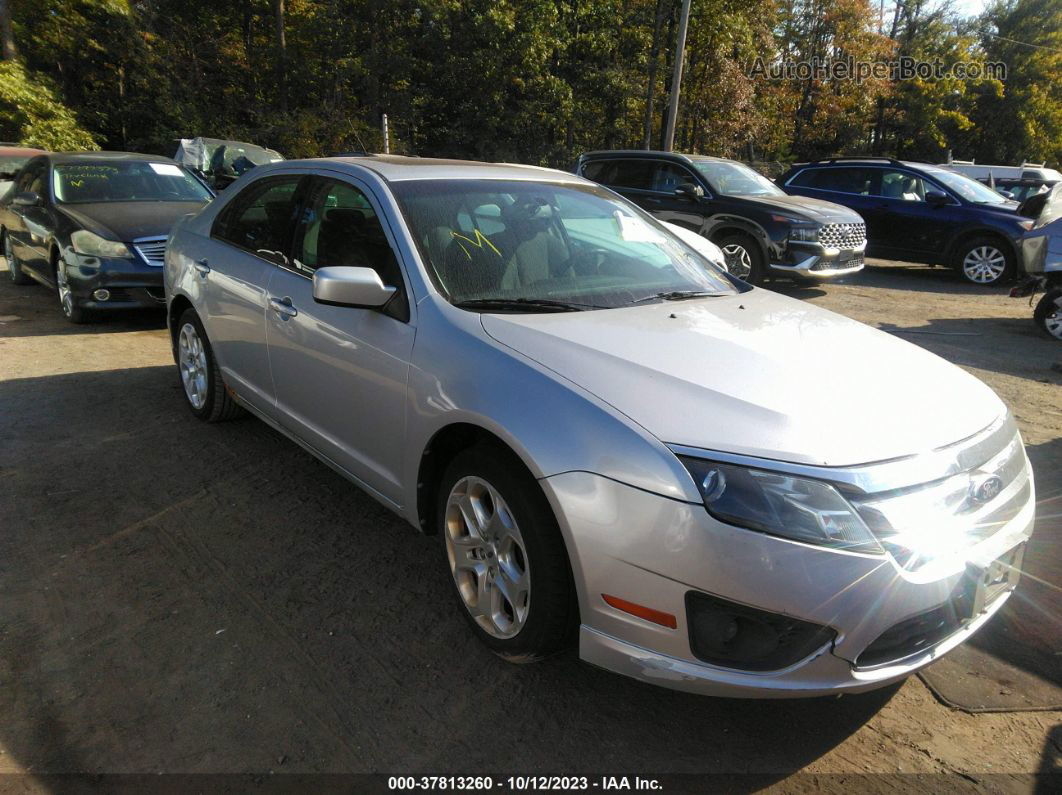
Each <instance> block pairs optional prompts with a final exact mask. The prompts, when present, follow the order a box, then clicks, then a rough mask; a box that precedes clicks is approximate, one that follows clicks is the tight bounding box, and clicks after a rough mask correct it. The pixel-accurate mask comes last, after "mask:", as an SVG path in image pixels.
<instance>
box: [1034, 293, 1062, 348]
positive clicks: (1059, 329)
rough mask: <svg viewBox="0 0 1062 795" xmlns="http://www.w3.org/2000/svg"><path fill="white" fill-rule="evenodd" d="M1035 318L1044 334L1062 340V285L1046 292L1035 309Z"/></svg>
mask: <svg viewBox="0 0 1062 795" xmlns="http://www.w3.org/2000/svg"><path fill="white" fill-rule="evenodd" d="M1033 319H1034V320H1035V321H1036V325H1037V326H1039V327H1040V330H1041V331H1043V333H1044V334H1046V335H1047V336H1049V337H1051V338H1052V339H1056V340H1060V341H1062V287H1056V288H1055V289H1054V290H1048V291H1047V292H1046V293H1044V297H1043V298H1041V299H1040V303H1038V304H1037V305H1036V309H1035V310H1034V311H1033Z"/></svg>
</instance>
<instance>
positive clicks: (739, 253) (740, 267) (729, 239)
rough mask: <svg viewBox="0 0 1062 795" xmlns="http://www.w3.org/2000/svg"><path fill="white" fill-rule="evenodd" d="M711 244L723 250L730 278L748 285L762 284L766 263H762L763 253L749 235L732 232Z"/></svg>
mask: <svg viewBox="0 0 1062 795" xmlns="http://www.w3.org/2000/svg"><path fill="white" fill-rule="evenodd" d="M713 242H714V243H715V244H716V245H717V246H719V248H721V249H722V250H723V256H725V257H726V267H727V270H729V271H730V274H731V275H732V276H737V277H738V278H739V279H743V280H744V281H746V282H748V283H749V284H763V280H764V277H765V276H766V271H767V263H766V262H764V256H763V251H762V250H761V249H760V246H759V244H758V243H757V242H756V241H755V239H753V237H752V236H751V235H747V234H745V233H744V232H732V233H730V234H727V235H723V236H722V237H720V238H717V239H716V240H715V241H713Z"/></svg>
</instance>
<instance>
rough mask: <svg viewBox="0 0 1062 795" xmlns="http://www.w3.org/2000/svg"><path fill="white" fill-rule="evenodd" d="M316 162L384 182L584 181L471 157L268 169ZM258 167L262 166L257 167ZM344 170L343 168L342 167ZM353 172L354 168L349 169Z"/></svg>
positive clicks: (328, 160)
mask: <svg viewBox="0 0 1062 795" xmlns="http://www.w3.org/2000/svg"><path fill="white" fill-rule="evenodd" d="M300 164H302V165H316V166H325V167H329V168H333V169H334V168H336V167H342V166H358V167H361V168H367V169H369V170H370V171H373V172H375V173H376V174H377V175H379V176H380V177H382V178H383V179H384V180H386V181H388V182H403V181H406V180H415V179H429V180H437V179H520V180H541V181H551V182H557V181H562V182H585V180H584V179H582V178H581V177H576V176H574V175H573V174H569V173H568V172H567V171H558V170H556V169H552V168H543V167H541V166H526V165H521V164H519V163H482V162H477V161H475V160H446V159H443V158H433V157H406V156H403V155H372V154H370V155H353V156H342V157H321V158H314V159H311V160H286V161H284V162H283V163H274V164H270V166H268V168H270V170H283V169H284V168H287V167H290V166H298V165H300ZM259 168H265V167H264V166H259ZM344 170H346V169H344ZM350 171H351V172H352V173H353V172H354V171H355V169H353V168H351V169H350Z"/></svg>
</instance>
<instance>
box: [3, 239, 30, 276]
mask: <svg viewBox="0 0 1062 795" xmlns="http://www.w3.org/2000/svg"><path fill="white" fill-rule="evenodd" d="M4 259H6V260H7V275H8V276H10V277H11V281H12V282H14V283H15V284H29V283H30V282H32V281H33V279H31V278H30V277H29V276H27V275H26V274H25V273H23V272H22V265H21V263H19V261H18V257H16V256H15V247H14V246H13V245H12V244H11V235H9V234H8V233H7V231H6V230H5V231H4Z"/></svg>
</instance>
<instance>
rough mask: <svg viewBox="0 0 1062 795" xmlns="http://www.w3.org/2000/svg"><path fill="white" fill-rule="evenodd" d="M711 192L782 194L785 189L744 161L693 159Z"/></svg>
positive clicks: (730, 194) (759, 194)
mask: <svg viewBox="0 0 1062 795" xmlns="http://www.w3.org/2000/svg"><path fill="white" fill-rule="evenodd" d="M693 165H694V167H695V168H696V169H697V170H698V171H700V172H701V175H702V176H703V177H704V178H705V181H707V183H708V185H709V187H711V189H712V192H713V193H715V194H716V195H720V196H784V195H785V191H783V190H782V189H781V188H779V187H778V186H777V185H775V184H774V183H773V182H771V181H770V180H769V179H767V177H765V176H763V175H762V174H758V173H756V172H755V171H753V170H752V169H751V168H749V167H748V166H746V165H745V164H744V163H732V162H730V161H727V160H694V161H693Z"/></svg>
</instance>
